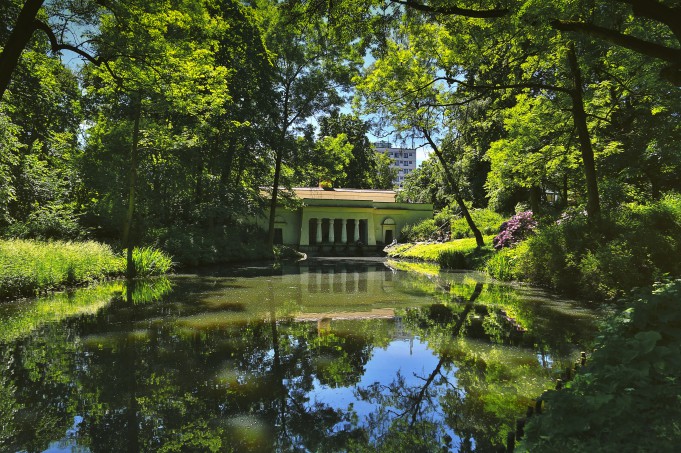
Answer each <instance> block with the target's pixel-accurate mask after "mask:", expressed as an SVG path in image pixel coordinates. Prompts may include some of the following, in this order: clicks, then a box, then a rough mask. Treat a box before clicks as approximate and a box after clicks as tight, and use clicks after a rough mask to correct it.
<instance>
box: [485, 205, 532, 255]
mask: <svg viewBox="0 0 681 453" xmlns="http://www.w3.org/2000/svg"><path fill="white" fill-rule="evenodd" d="M536 227H537V221H536V220H534V218H533V217H532V211H525V212H519V213H518V214H516V215H514V216H513V217H511V218H510V219H509V220H508V221H506V222H504V223H502V224H501V227H499V234H497V235H496V237H495V238H494V241H493V244H494V248H495V249H497V250H499V249H502V248H504V247H511V246H513V245H515V244H517V243H518V242H520V241H522V240H523V239H525V238H526V237H527V236H529V235H530V234H531V233H532V231H534V229H535V228H536Z"/></svg>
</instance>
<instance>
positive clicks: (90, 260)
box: [0, 239, 172, 299]
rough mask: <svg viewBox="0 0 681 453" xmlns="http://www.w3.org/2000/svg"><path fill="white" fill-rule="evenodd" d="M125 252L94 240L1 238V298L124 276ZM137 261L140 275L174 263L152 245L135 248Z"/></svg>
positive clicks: (136, 264) (149, 273) (29, 294)
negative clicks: (121, 252)
mask: <svg viewBox="0 0 681 453" xmlns="http://www.w3.org/2000/svg"><path fill="white" fill-rule="evenodd" d="M123 256H124V255H119V254H116V253H114V251H113V250H112V249H111V247H109V246H108V245H105V244H101V243H98V242H94V241H86V242H64V241H51V242H43V241H34V240H22V239H11V240H0V269H2V272H0V299H10V298H17V297H29V296H34V295H36V294H38V293H40V292H46V291H52V290H58V289H62V288H64V287H68V286H77V285H83V284H88V283H92V282H95V281H102V280H106V279H108V278H112V277H118V276H122V275H123V274H124V273H125V268H126V266H125V259H124V257H123ZM133 262H134V263H135V269H136V272H137V274H138V275H139V276H150V275H159V274H163V273H166V272H168V271H169V270H170V268H171V267H172V259H171V258H170V257H169V256H168V255H166V254H165V253H163V252H160V251H159V250H156V249H153V248H149V247H145V248H141V249H134V250H133Z"/></svg>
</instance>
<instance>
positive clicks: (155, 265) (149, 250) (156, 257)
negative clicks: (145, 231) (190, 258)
mask: <svg viewBox="0 0 681 453" xmlns="http://www.w3.org/2000/svg"><path fill="white" fill-rule="evenodd" d="M123 255H125V251H124V252H123ZM132 261H133V264H134V265H135V275H137V276H138V277H149V276H151V275H162V274H165V273H167V272H169V271H170V270H171V269H172V267H173V259H172V258H171V257H170V256H169V255H167V254H166V253H164V252H163V251H161V250H159V249H157V248H153V247H136V248H134V249H133V250H132Z"/></svg>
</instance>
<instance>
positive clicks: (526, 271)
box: [514, 195, 681, 299]
mask: <svg viewBox="0 0 681 453" xmlns="http://www.w3.org/2000/svg"><path fill="white" fill-rule="evenodd" d="M679 255H681V197H679V196H678V195H676V196H667V197H665V198H663V199H662V200H660V201H659V202H656V203H653V204H649V205H644V206H642V205H639V204H629V205H625V206H622V207H620V208H619V209H618V210H617V211H615V212H612V213H606V214H604V216H603V219H602V220H601V222H600V223H599V224H598V225H592V224H589V222H588V221H587V219H586V217H585V215H583V214H582V213H579V212H574V213H570V214H568V215H563V216H562V217H561V218H560V219H559V220H558V221H557V222H556V223H555V224H552V225H547V226H544V227H542V228H540V229H538V230H537V234H536V235H533V236H531V237H530V238H528V239H527V241H526V247H524V248H523V249H522V251H518V252H517V259H516V262H515V266H514V272H515V273H516V275H517V277H518V278H521V279H523V280H526V281H528V282H530V283H534V284H538V285H543V286H547V287H550V288H553V289H557V290H559V291H561V292H565V293H568V294H573V295H579V296H582V297H586V298H589V299H614V298H616V297H619V296H621V295H622V294H624V292H626V291H628V290H630V289H632V288H634V287H637V286H639V287H641V286H648V285H651V284H652V283H653V282H654V281H655V280H659V279H660V278H661V277H663V276H664V275H681V260H679V259H678V256H679Z"/></svg>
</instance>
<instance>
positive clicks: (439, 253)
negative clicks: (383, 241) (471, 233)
mask: <svg viewBox="0 0 681 453" xmlns="http://www.w3.org/2000/svg"><path fill="white" fill-rule="evenodd" d="M493 237H494V236H486V237H485V238H484V239H485V243H486V244H491V243H492V239H493ZM492 253H493V252H492V248H491V247H490V246H489V245H487V246H485V247H483V248H481V249H478V247H477V245H476V243H475V238H464V239H455V240H453V241H449V242H441V243H439V242H438V243H431V244H427V243H422V244H399V245H397V246H395V247H392V248H391V249H390V250H389V251H388V256H389V257H390V258H402V259H412V260H420V261H429V262H433V263H438V264H440V265H441V266H442V267H447V268H451V269H481V268H482V267H483V266H484V263H485V262H486V260H487V258H488V257H489V256H490V255H491V254H492Z"/></svg>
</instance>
